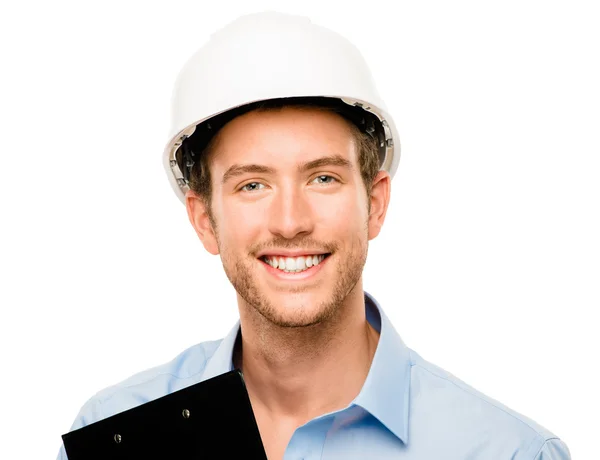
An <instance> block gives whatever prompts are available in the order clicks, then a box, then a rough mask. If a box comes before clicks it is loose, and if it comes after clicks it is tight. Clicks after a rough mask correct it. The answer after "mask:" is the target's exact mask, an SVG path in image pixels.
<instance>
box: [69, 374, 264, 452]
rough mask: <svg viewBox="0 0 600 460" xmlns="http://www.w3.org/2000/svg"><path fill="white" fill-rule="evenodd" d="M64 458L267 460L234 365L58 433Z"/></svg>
mask: <svg viewBox="0 0 600 460" xmlns="http://www.w3.org/2000/svg"><path fill="white" fill-rule="evenodd" d="M62 439H63V444H64V447H65V451H66V453H67V457H68V458H69V460H108V459H111V460H112V459H114V460H137V459H174V460H196V459H221V458H223V459H229V458H231V459H233V458H236V459H237V458H240V459H257V460H259V459H260V460H266V459H267V455H266V453H265V450H264V447H263V444H262V440H261V437H260V432H259V430H258V425H257V423H256V419H255V418H254V412H253V411H252V406H251V404H250V397H249V396H248V391H247V390H246V385H245V384H244V378H243V375H242V373H241V371H239V370H238V369H236V370H234V371H230V372H227V373H225V374H222V375H219V376H217V377H214V378H211V379H209V380H205V381H203V382H200V383H197V384H195V385H191V386H189V387H187V388H183V389H181V390H178V391H175V392H173V393H171V394H168V395H166V396H162V397H160V398H158V399H155V400H153V401H150V402H147V403H145V404H142V405H140V406H137V407H134V408H133V409H128V410H126V411H124V412H121V413H119V414H116V415H113V416H111V417H107V418H105V419H103V420H100V421H98V422H95V423H92V424H90V425H87V426H84V427H83V428H79V429H77V430H74V431H71V432H69V433H66V434H63V435H62Z"/></svg>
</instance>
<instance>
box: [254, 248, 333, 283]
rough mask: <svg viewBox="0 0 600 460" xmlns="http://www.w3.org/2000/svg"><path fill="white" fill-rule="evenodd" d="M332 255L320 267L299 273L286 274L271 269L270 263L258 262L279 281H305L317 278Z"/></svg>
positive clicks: (316, 266) (260, 260)
mask: <svg viewBox="0 0 600 460" xmlns="http://www.w3.org/2000/svg"><path fill="white" fill-rule="evenodd" d="M330 255H331V254H330ZM330 255H328V256H327V257H325V258H324V259H323V260H322V261H321V262H320V263H319V264H318V265H313V266H312V267H310V268H309V269H308V270H304V271H302V272H299V273H286V272H284V271H281V270H279V269H278V268H273V267H271V266H270V265H269V264H268V263H266V262H265V261H264V260H262V259H258V261H259V262H260V263H261V264H262V266H263V267H264V268H265V270H266V271H267V273H269V274H271V275H273V276H274V277H275V278H277V279H280V280H287V281H301V280H305V279H307V278H311V277H313V276H315V275H316V274H317V273H319V271H321V268H322V267H323V265H325V264H326V263H327V261H328V260H329V258H330Z"/></svg>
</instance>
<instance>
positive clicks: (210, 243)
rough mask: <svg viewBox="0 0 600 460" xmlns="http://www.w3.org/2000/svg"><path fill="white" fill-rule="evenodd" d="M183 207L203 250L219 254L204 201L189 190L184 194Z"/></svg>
mask: <svg viewBox="0 0 600 460" xmlns="http://www.w3.org/2000/svg"><path fill="white" fill-rule="evenodd" d="M185 207H186V209H187V213H188V218H189V219H190V223H191V224H192V227H194V230H196V234H197V235H198V238H200V241H202V244H203V245H204V248H205V249H206V250H207V251H208V252H210V253H211V254H212V255H217V254H218V253H219V245H218V244H217V237H216V235H215V230H214V229H213V227H212V224H211V222H210V218H209V214H208V210H207V209H206V204H205V203H204V200H203V199H202V198H201V197H200V196H199V195H197V194H196V193H195V192H194V191H192V190H189V191H188V192H186V194H185Z"/></svg>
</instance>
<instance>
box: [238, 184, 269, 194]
mask: <svg viewBox="0 0 600 460" xmlns="http://www.w3.org/2000/svg"><path fill="white" fill-rule="evenodd" d="M258 185H263V184H261V183H260V182H249V183H247V184H246V185H244V186H243V187H242V188H240V190H242V191H246V192H254V191H256V190H259V189H258V187H257V186H258ZM250 186H252V187H250ZM263 187H264V185H263Z"/></svg>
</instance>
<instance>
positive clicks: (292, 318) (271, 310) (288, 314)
mask: <svg viewBox="0 0 600 460" xmlns="http://www.w3.org/2000/svg"><path fill="white" fill-rule="evenodd" d="M269 297H271V296H269ZM318 299H320V300H318ZM257 309H258V310H259V311H260V313H261V314H262V315H263V316H264V317H265V318H266V319H267V320H269V321H270V322H271V323H273V324H275V325H277V326H280V327H308V326H312V325H314V324H319V323H321V322H323V321H325V320H327V319H328V318H330V317H331V316H332V314H333V312H334V310H335V308H332V305H331V303H328V302H323V297H322V296H315V295H314V294H312V293H296V294H294V293H289V292H287V293H285V294H281V295H277V294H276V295H273V296H272V297H271V298H270V299H269V302H267V303H266V304H263V305H260V306H257Z"/></svg>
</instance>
